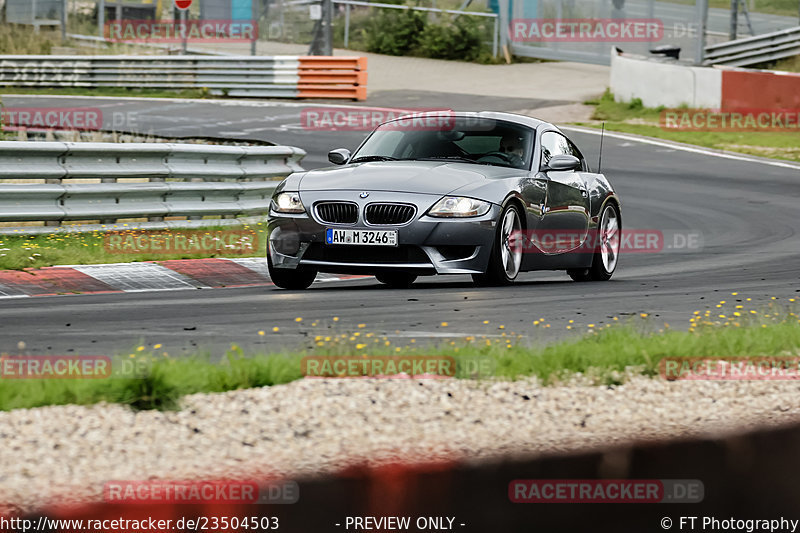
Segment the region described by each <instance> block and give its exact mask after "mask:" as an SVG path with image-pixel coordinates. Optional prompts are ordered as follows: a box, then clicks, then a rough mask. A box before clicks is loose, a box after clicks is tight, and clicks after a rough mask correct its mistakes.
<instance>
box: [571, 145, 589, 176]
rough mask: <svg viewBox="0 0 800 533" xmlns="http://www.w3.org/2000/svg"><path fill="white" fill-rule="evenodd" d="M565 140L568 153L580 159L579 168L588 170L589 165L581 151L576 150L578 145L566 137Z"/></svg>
mask: <svg viewBox="0 0 800 533" xmlns="http://www.w3.org/2000/svg"><path fill="white" fill-rule="evenodd" d="M567 142H568V143H569V148H570V153H571V154H572V155H574V156H575V157H577V158H578V159H580V161H581V170H583V171H584V172H588V171H589V166H588V165H587V164H586V158H585V157H583V154H582V153H581V151H580V150H578V147H577V146H575V145H574V144H573V143H572V141H570V140H569V139H567Z"/></svg>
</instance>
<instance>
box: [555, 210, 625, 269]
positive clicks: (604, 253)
mask: <svg viewBox="0 0 800 533" xmlns="http://www.w3.org/2000/svg"><path fill="white" fill-rule="evenodd" d="M621 232H622V223H621V222H620V215H619V208H618V207H617V206H616V205H615V204H613V203H609V204H608V205H606V206H605V207H604V208H603V214H602V215H601V216H600V224H599V225H598V227H597V239H598V241H599V242H598V243H597V248H596V249H595V252H594V256H593V258H592V266H591V267H589V268H577V269H571V270H567V274H569V277H571V278H572V279H573V280H575V281H608V280H610V279H611V276H612V275H614V271H615V270H616V269H617V262H618V260H619V248H620V234H621Z"/></svg>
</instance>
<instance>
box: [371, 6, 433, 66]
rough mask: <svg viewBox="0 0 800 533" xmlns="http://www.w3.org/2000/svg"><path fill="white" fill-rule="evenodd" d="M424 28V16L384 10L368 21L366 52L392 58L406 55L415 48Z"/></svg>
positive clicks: (416, 12)
mask: <svg viewBox="0 0 800 533" xmlns="http://www.w3.org/2000/svg"><path fill="white" fill-rule="evenodd" d="M424 28H425V15H424V13H422V12H419V11H412V10H410V9H409V10H403V11H400V10H394V9H392V10H385V11H381V12H380V13H379V14H378V16H377V17H375V18H374V19H372V20H371V21H370V24H369V26H368V28H367V32H366V44H367V51H368V52H373V53H375V54H387V55H392V56H402V55H406V54H407V53H408V52H409V51H410V50H412V49H413V48H414V47H416V45H417V42H418V39H419V36H420V34H421V33H422V31H423V29H424Z"/></svg>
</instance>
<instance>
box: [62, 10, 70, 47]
mask: <svg viewBox="0 0 800 533" xmlns="http://www.w3.org/2000/svg"><path fill="white" fill-rule="evenodd" d="M67 9H69V1H68V0H63V2H61V42H62V43H63V42H64V41H66V40H67Z"/></svg>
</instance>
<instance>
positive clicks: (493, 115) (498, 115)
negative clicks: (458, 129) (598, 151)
mask: <svg viewBox="0 0 800 533" xmlns="http://www.w3.org/2000/svg"><path fill="white" fill-rule="evenodd" d="M409 116H434V117H435V116H448V117H456V118H459V117H480V118H487V119H492V120H504V121H506V122H516V123H517V124H521V125H523V126H528V127H529V128H533V129H537V128H539V127H542V126H545V127H546V128H548V129H554V130H556V131H560V130H559V129H558V128H557V127H556V126H555V125H553V124H551V123H549V122H545V121H543V120H539V119H538V118H533V117H529V116H527V115H519V114H517V113H502V112H499V111H447V110H442V111H426V112H423V113H409V114H408V115H403V116H400V117H397V118H395V119H392V120H387V121H386V122H384V124H388V123H390V122H394V121H395V120H402V119H405V118H408V117H409Z"/></svg>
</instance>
